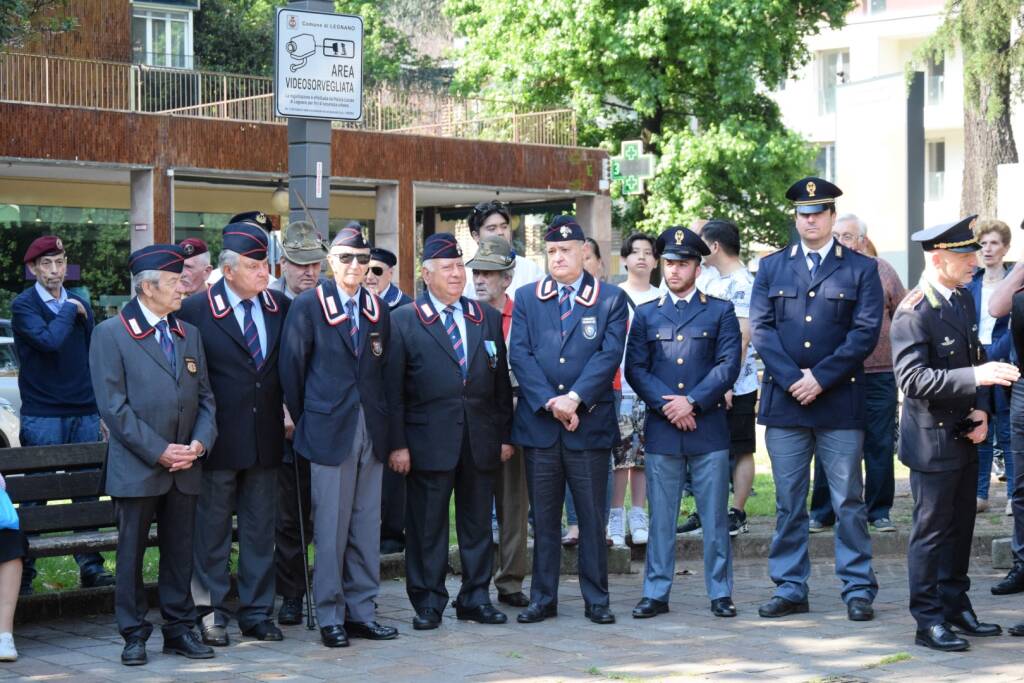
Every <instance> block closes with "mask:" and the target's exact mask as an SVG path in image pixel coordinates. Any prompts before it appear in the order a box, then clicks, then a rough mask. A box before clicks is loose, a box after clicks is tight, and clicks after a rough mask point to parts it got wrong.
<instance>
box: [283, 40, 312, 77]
mask: <svg viewBox="0 0 1024 683" xmlns="http://www.w3.org/2000/svg"><path fill="white" fill-rule="evenodd" d="M285 49H286V50H288V56H289V57H291V58H292V59H294V60H296V61H295V63H294V64H292V65H290V66H289V67H288V70H289V71H291V72H292V73H295V72H296V71H298V70H299V69H301V68H302V67H304V66H306V62H307V61H308V60H309V58H310V57H312V56H313V55H315V54H316V38H314V37H313V36H312V35H311V34H309V33H300V34H299V35H297V36H295V37H294V38H292V39H291V40H289V41H288V43H287V44H286V45H285Z"/></svg>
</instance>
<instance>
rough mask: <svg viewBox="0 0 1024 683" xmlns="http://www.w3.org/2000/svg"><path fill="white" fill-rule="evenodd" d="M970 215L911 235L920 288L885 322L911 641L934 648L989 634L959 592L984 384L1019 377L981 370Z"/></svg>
mask: <svg viewBox="0 0 1024 683" xmlns="http://www.w3.org/2000/svg"><path fill="white" fill-rule="evenodd" d="M975 218H976V217H975V216H968V217H967V218H964V219H963V220H961V221H957V222H956V223H946V224H944V225H937V226H935V227H933V228H929V229H927V230H921V231H919V232H916V233H914V234H913V235H912V236H911V239H913V240H914V241H915V242H920V243H921V247H922V248H923V249H924V250H925V252H926V255H925V256H926V258H925V272H924V275H923V276H922V277H921V282H920V284H918V286H917V287H916V288H914V289H913V290H911V291H910V293H909V294H907V297H906V298H905V299H904V300H903V303H902V304H900V306H899V308H898V309H897V310H896V315H895V316H894V317H893V321H892V355H893V369H894V371H895V373H896V381H897V383H898V384H899V387H900V389H901V390H902V391H903V396H904V398H903V413H902V415H901V418H900V449H899V452H900V460H901V461H902V462H903V463H904V464H905V465H906V466H907V467H909V468H910V490H911V492H912V493H913V494H914V526H913V529H912V530H911V532H910V545H909V547H908V549H907V573H908V574H909V578H910V613H911V614H912V615H913V616H914V619H915V621H917V634H916V636H915V639H914V641H915V642H916V643H917V644H918V645H923V646H925V647H929V648H932V649H934V650H942V651H947V652H951V651H963V650H967V649H968V648H969V647H970V644H969V643H968V641H967V640H965V639H964V638H961V637H960V636H958V635H957V634H956V633H955V632H954V630H955V631H958V632H960V633H965V634H968V635H973V636H979V637H983V636H997V635H999V634H1000V633H1001V632H1002V629H1000V627H999V626H998V625H997V624H985V623H982V622H980V621H978V617H977V616H976V615H975V613H974V609H973V607H972V606H971V600H970V598H969V597H968V596H967V591H968V589H969V588H970V586H971V580H970V578H968V576H967V570H968V567H969V565H970V559H971V537H972V536H973V534H974V516H975V513H976V503H975V499H974V496H975V487H976V485H977V480H978V448H977V444H979V443H981V442H982V441H984V440H985V435H986V431H987V428H988V422H989V417H990V416H991V415H992V414H993V412H994V408H995V404H994V397H993V396H992V389H991V387H992V386H996V385H1000V386H1010V384H1011V383H1012V382H1015V381H1017V380H1018V379H1019V378H1020V372H1019V371H1018V369H1017V367H1016V366H1014V365H1011V364H1009V363H999V362H990V363H986V362H985V361H986V356H985V349H984V347H983V346H982V345H981V343H980V342H979V341H978V326H977V323H976V321H977V316H976V313H975V310H974V301H973V299H972V298H971V295H970V293H969V292H967V291H966V290H964V289H961V287H962V286H963V285H964V284H966V283H967V282H969V281H970V279H971V271H972V270H973V268H974V263H975V259H974V257H975V253H974V252H976V251H978V250H979V249H980V248H981V247H980V245H979V244H978V240H977V239H976V237H975V235H974V231H973V229H972V228H973V226H974V219H975Z"/></svg>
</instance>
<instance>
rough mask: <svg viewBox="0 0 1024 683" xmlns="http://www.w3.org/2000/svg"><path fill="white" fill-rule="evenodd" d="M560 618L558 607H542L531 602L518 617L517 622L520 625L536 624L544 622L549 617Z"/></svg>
mask: <svg viewBox="0 0 1024 683" xmlns="http://www.w3.org/2000/svg"><path fill="white" fill-rule="evenodd" d="M557 616H558V605H546V606H544V607H541V606H540V605H538V604H537V603H535V602H531V603H530V604H529V605H527V607H526V609H524V610H523V611H522V612H520V613H519V616H517V617H516V621H518V622H519V623H520V624H536V623H538V622H541V621H544V620H545V619H548V618H549V617H557Z"/></svg>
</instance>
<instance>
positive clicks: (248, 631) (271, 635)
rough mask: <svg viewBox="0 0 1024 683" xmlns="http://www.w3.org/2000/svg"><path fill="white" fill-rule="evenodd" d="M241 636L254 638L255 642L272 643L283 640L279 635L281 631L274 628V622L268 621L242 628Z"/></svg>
mask: <svg viewBox="0 0 1024 683" xmlns="http://www.w3.org/2000/svg"><path fill="white" fill-rule="evenodd" d="M242 635H243V636H248V637H249V638H255V639H256V640H266V641H272V642H276V641H278V640H284V634H283V633H281V629H279V628H278V627H277V626H275V625H274V622H273V621H271V620H270V619H267V620H266V621H261V622H259V623H258V624H253V625H252V626H250V627H249V628H243V629H242Z"/></svg>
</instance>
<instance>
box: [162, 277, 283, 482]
mask: <svg viewBox="0 0 1024 683" xmlns="http://www.w3.org/2000/svg"><path fill="white" fill-rule="evenodd" d="M226 286H227V285H226V283H225V281H224V280H223V279H221V280H218V281H217V282H216V283H215V284H214V285H213V286H212V287H210V288H209V289H207V290H206V291H205V292H199V293H196V294H193V295H192V296H190V297H189V298H188V299H186V300H185V302H184V303H183V304H182V305H181V310H180V311H179V312H178V317H179V318H181V319H182V320H184V321H185V322H188V323H191V324H193V325H195V326H196V327H197V328H199V332H200V334H201V335H202V339H203V348H204V349H205V350H206V361H207V363H208V364H209V367H208V368H207V369H208V371H209V375H210V386H211V387H213V395H214V397H215V398H216V399H217V433H218V434H219V435H220V438H218V439H217V445H216V446H215V447H214V448H212V449H211V450H210V452H209V453H208V455H207V458H206V460H205V461H204V462H203V466H204V467H205V468H206V469H208V470H244V469H247V468H249V467H256V466H259V467H273V466H275V465H278V464H279V463H280V462H281V457H282V452H283V444H284V408H283V405H284V395H283V394H282V392H281V379H280V374H279V373H278V369H277V363H278V355H279V354H278V351H279V349H280V339H281V328H282V327H283V326H284V319H285V315H287V313H288V304H289V303H290V302H289V300H288V297H287V296H285V295H284V294H282V293H280V292H275V291H271V290H267V291H265V292H263V293H262V294H260V296H259V300H260V306H261V308H262V309H263V322H264V325H265V326H266V329H267V348H266V349H264V354H263V356H264V360H263V365H262V366H260V368H259V369H258V370H257V369H256V365H255V363H254V362H253V360H252V356H251V354H250V353H249V347H248V346H247V345H246V343H245V339H244V338H243V337H242V329H241V328H240V327H239V325H238V320H237V318H235V312H234V309H232V308H231V305H230V304H229V303H228V297H227V294H226V293H225V288H226Z"/></svg>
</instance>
